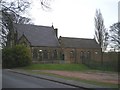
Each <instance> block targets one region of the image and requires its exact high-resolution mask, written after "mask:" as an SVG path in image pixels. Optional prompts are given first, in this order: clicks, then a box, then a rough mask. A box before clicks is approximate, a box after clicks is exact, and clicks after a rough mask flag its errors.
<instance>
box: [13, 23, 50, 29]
mask: <svg viewBox="0 0 120 90" xmlns="http://www.w3.org/2000/svg"><path fill="white" fill-rule="evenodd" d="M14 24H16V25H28V26H35V27H48V28H52V26H44V25H34V24H21V23H20V24H19V23H14Z"/></svg>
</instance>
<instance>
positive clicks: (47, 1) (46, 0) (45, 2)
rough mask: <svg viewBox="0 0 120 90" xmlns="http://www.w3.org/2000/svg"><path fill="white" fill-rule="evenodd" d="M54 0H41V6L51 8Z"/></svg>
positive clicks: (46, 8)
mask: <svg viewBox="0 0 120 90" xmlns="http://www.w3.org/2000/svg"><path fill="white" fill-rule="evenodd" d="M51 1H52V0H40V3H41V7H42V9H43V10H45V11H46V10H47V11H48V10H51V5H50V3H51Z"/></svg>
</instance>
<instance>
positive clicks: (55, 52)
mask: <svg viewBox="0 0 120 90" xmlns="http://www.w3.org/2000/svg"><path fill="white" fill-rule="evenodd" d="M53 53H54V56H53V57H54V59H57V51H56V50H54V52H53Z"/></svg>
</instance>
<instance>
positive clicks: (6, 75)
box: [2, 70, 75, 88]
mask: <svg viewBox="0 0 120 90" xmlns="http://www.w3.org/2000/svg"><path fill="white" fill-rule="evenodd" d="M2 74H3V75H2V82H3V83H2V87H3V88H75V87H73V86H69V85H64V84H61V83H57V82H52V81H48V80H43V79H39V78H35V77H31V76H26V75H22V74H18V73H13V72H10V71H7V70H3V73H2Z"/></svg>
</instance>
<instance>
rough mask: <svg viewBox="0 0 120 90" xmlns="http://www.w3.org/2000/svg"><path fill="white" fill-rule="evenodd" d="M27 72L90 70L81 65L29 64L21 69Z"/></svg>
mask: <svg viewBox="0 0 120 90" xmlns="http://www.w3.org/2000/svg"><path fill="white" fill-rule="evenodd" d="M21 69H27V70H64V71H85V70H90V69H89V68H88V67H87V66H85V65H83V64H31V65H29V66H25V67H22V68H21Z"/></svg>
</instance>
